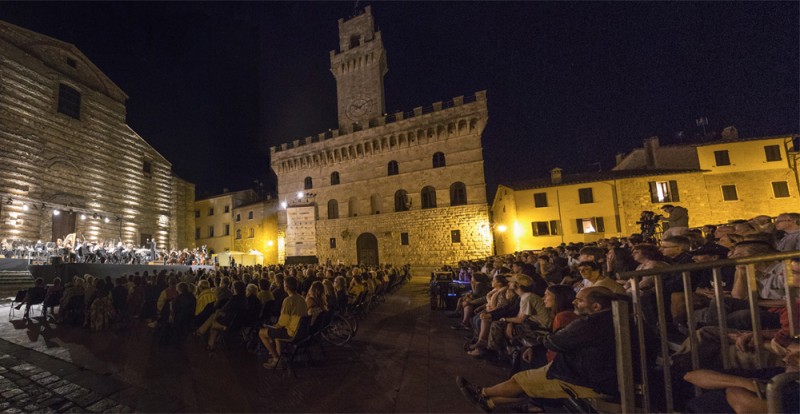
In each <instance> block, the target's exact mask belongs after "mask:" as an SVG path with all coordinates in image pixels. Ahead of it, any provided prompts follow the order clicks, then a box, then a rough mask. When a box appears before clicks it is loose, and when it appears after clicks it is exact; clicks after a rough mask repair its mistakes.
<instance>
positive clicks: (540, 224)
mask: <svg viewBox="0 0 800 414" xmlns="http://www.w3.org/2000/svg"><path fill="white" fill-rule="evenodd" d="M531 227H532V228H533V235H534V236H549V235H550V223H549V222H547V221H534V222H532V223H531Z"/></svg>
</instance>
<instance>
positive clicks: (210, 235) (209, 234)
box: [208, 226, 214, 237]
mask: <svg viewBox="0 0 800 414" xmlns="http://www.w3.org/2000/svg"><path fill="white" fill-rule="evenodd" d="M208 237H214V226H208Z"/></svg>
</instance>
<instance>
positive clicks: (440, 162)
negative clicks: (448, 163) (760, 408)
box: [433, 152, 445, 168]
mask: <svg viewBox="0 0 800 414" xmlns="http://www.w3.org/2000/svg"><path fill="white" fill-rule="evenodd" d="M444 165H445V163H444V153H443V152H437V153H436V154H433V168H439V167H444Z"/></svg>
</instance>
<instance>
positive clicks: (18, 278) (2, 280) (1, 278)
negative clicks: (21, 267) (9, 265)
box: [0, 270, 33, 299]
mask: <svg viewBox="0 0 800 414" xmlns="http://www.w3.org/2000/svg"><path fill="white" fill-rule="evenodd" d="M32 286H33V276H32V275H31V273H30V272H28V271H27V270H25V271H18V272H13V271H11V272H9V271H2V272H0V299H1V298H6V297H9V296H12V297H13V296H14V295H16V294H17V291H19V290H21V289H27V288H30V287H32Z"/></svg>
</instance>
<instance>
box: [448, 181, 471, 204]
mask: <svg viewBox="0 0 800 414" xmlns="http://www.w3.org/2000/svg"><path fill="white" fill-rule="evenodd" d="M466 204H467V186H466V185H464V183H462V182H460V181H457V182H455V183H453V184H452V185H450V205H451V206H463V205H466Z"/></svg>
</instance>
